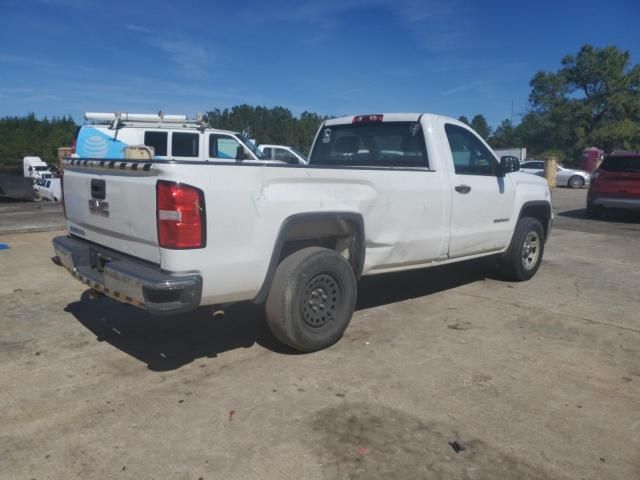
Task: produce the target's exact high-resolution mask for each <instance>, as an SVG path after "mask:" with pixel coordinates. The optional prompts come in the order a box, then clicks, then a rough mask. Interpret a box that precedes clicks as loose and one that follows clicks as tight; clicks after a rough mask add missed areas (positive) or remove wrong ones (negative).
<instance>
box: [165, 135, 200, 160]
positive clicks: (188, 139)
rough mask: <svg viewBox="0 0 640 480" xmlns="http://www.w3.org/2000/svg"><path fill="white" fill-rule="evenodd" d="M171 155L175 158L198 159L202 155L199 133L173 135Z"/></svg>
mask: <svg viewBox="0 0 640 480" xmlns="http://www.w3.org/2000/svg"><path fill="white" fill-rule="evenodd" d="M171 155H172V156H174V157H198V156H199V155H200V134H199V133H178V132H173V133H172V134H171Z"/></svg>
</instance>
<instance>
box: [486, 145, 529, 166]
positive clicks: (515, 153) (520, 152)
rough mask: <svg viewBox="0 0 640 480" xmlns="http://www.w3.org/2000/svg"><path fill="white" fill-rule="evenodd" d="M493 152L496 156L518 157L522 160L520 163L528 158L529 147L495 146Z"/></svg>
mask: <svg viewBox="0 0 640 480" xmlns="http://www.w3.org/2000/svg"><path fill="white" fill-rule="evenodd" d="M493 152H494V153H495V154H496V157H498V158H502V157H516V158H517V159H518V160H520V163H522V162H524V160H525V158H527V149H526V148H525V147H512V148H495V149H494V150H493Z"/></svg>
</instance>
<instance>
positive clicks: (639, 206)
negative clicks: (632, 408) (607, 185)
mask: <svg viewBox="0 0 640 480" xmlns="http://www.w3.org/2000/svg"><path fill="white" fill-rule="evenodd" d="M589 202H590V203H591V204H593V205H595V206H598V207H605V208H624V209H627V210H640V198H624V197H590V198H589Z"/></svg>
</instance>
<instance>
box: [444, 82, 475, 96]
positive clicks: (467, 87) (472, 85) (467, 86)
mask: <svg viewBox="0 0 640 480" xmlns="http://www.w3.org/2000/svg"><path fill="white" fill-rule="evenodd" d="M480 85H482V82H481V81H479V80H476V81H474V82H470V83H467V84H465V85H460V86H458V87H455V88H452V89H450V90H446V91H444V92H442V93H441V94H440V95H442V96H443V97H448V96H449V95H453V94H455V93H460V92H464V91H466V90H471V89H473V88H476V87H479V86H480Z"/></svg>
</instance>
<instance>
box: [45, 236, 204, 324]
mask: <svg viewBox="0 0 640 480" xmlns="http://www.w3.org/2000/svg"><path fill="white" fill-rule="evenodd" d="M52 243H53V249H54V250H55V253H56V255H57V257H58V258H59V260H60V263H61V264H62V266H64V267H65V268H66V269H67V270H69V272H70V273H71V275H73V276H74V277H75V278H76V279H78V280H80V281H81V282H83V283H85V284H87V285H88V286H90V287H91V288H95V289H96V290H98V291H100V292H102V293H104V294H105V295H107V296H109V297H111V298H113V299H115V300H118V301H120V302H123V303H129V304H131V305H135V306H137V307H141V308H144V309H145V310H147V311H149V312H150V313H153V314H155V315H167V314H172V313H180V312H187V311H190V310H194V309H196V308H197V307H198V306H199V305H200V299H201V296H202V277H201V276H200V275H195V274H193V275H180V276H178V275H171V274H169V273H166V272H163V271H162V270H160V268H159V267H155V266H152V265H149V264H147V263H144V262H141V261H136V260H135V259H132V258H130V257H127V256H125V255H123V254H121V253H118V252H114V251H113V250H110V249H107V248H104V247H100V246H98V245H95V244H92V243H89V242H87V241H84V240H79V239H76V238H73V237H56V238H54V239H53V242H52Z"/></svg>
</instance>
